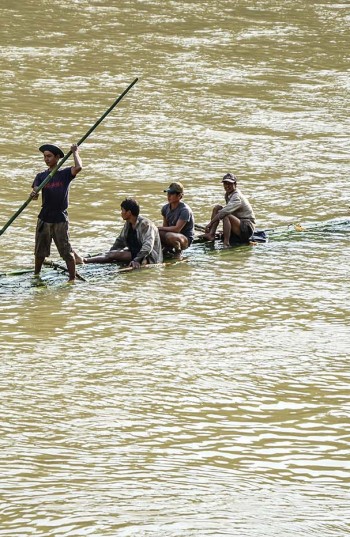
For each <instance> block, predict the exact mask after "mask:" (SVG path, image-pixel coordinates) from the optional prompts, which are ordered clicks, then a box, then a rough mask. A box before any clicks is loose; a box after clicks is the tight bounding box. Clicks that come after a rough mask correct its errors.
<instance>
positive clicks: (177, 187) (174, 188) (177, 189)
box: [164, 183, 184, 194]
mask: <svg viewBox="0 0 350 537" xmlns="http://www.w3.org/2000/svg"><path fill="white" fill-rule="evenodd" d="M183 191H184V187H183V186H182V184H181V183H171V185H169V188H167V189H166V190H164V192H167V193H168V194H183Z"/></svg>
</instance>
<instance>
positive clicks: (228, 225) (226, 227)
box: [222, 214, 241, 248]
mask: <svg viewBox="0 0 350 537" xmlns="http://www.w3.org/2000/svg"><path fill="white" fill-rule="evenodd" d="M222 226H223V232H224V246H225V247H226V248H228V247H229V246H230V237H231V233H233V234H234V235H237V237H240V235H241V221H240V219H239V218H237V217H236V216H233V215H232V214H228V215H227V216H225V218H224V219H223V221H222Z"/></svg>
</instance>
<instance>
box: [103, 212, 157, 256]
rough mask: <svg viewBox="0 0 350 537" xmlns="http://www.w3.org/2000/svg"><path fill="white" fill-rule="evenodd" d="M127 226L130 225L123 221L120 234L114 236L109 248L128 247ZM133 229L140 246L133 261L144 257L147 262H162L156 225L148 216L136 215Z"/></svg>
mask: <svg viewBox="0 0 350 537" xmlns="http://www.w3.org/2000/svg"><path fill="white" fill-rule="evenodd" d="M129 226H131V224H130V223H129V222H125V224H124V227H123V229H122V230H121V232H120V235H119V236H118V237H117V238H116V240H115V242H114V244H113V246H112V248H111V250H119V249H122V248H126V247H128V244H127V237H128V230H129ZM135 229H136V235H137V239H138V241H139V242H140V244H141V248H140V250H139V252H138V253H137V254H136V256H135V257H134V259H133V261H137V262H138V263H142V261H143V260H144V259H146V260H147V263H151V264H154V263H162V262H163V250H162V244H161V242H160V236H159V231H158V228H157V226H156V225H155V224H154V223H153V222H152V221H151V220H149V219H148V218H145V217H144V216H138V217H137V221H136V227H135Z"/></svg>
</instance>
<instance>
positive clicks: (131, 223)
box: [75, 198, 163, 268]
mask: <svg viewBox="0 0 350 537" xmlns="http://www.w3.org/2000/svg"><path fill="white" fill-rule="evenodd" d="M139 213H140V207H139V204H138V203H137V201H136V200H134V199H132V198H126V199H125V200H124V201H123V202H122V203H121V216H122V218H123V220H125V224H124V227H123V229H122V231H121V233H120V235H119V236H118V237H117V239H116V240H115V242H114V244H113V246H112V248H111V249H110V250H109V252H106V253H105V254H104V255H98V256H95V257H85V258H81V257H80V256H78V255H77V254H75V258H76V262H77V263H115V262H118V261H120V262H123V263H127V262H129V265H130V266H131V267H133V268H140V266H141V264H143V265H144V264H155V263H162V261H163V251H162V245H161V242H160V237H159V233H158V229H157V226H156V225H155V224H153V222H151V220H149V219H148V218H145V217H144V216H140V215H139Z"/></svg>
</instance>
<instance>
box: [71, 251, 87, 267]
mask: <svg viewBox="0 0 350 537" xmlns="http://www.w3.org/2000/svg"><path fill="white" fill-rule="evenodd" d="M73 253H74V258H75V262H76V264H77V265H83V264H84V263H85V259H84V258H83V257H81V255H79V254H77V252H73Z"/></svg>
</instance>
